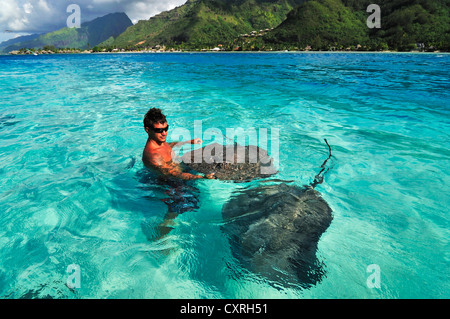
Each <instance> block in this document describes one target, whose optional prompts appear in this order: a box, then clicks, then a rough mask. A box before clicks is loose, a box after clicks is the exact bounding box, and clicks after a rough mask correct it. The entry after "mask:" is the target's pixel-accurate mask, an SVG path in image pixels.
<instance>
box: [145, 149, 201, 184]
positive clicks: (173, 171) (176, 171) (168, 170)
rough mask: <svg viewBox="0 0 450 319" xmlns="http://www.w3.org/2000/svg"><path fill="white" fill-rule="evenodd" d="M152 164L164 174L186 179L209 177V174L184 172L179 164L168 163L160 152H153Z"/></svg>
mask: <svg viewBox="0 0 450 319" xmlns="http://www.w3.org/2000/svg"><path fill="white" fill-rule="evenodd" d="M150 164H151V165H152V166H153V167H155V168H156V169H157V170H159V171H160V172H161V173H163V174H164V175H169V176H174V177H178V178H181V179H184V180H190V179H200V178H209V176H205V177H204V176H201V175H193V174H189V173H183V172H182V171H181V169H180V167H179V166H178V165H176V164H174V163H172V164H168V163H166V162H165V161H164V159H163V157H162V156H161V155H160V154H153V156H151V158H150Z"/></svg>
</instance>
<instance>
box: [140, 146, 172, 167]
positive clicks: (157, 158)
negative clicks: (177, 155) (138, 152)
mask: <svg viewBox="0 0 450 319" xmlns="http://www.w3.org/2000/svg"><path fill="white" fill-rule="evenodd" d="M142 161H143V162H144V165H145V166H147V167H150V166H153V167H160V166H164V165H165V164H166V163H165V161H164V158H163V156H162V155H161V154H159V153H158V152H152V151H151V150H147V149H145V150H144V152H143V154H142Z"/></svg>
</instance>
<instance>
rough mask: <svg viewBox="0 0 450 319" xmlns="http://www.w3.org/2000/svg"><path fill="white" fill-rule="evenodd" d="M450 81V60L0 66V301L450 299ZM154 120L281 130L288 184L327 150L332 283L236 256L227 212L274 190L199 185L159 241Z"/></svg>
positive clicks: (312, 168)
mask: <svg viewBox="0 0 450 319" xmlns="http://www.w3.org/2000/svg"><path fill="white" fill-rule="evenodd" d="M449 70H450V55H448V54H370V53H369V54H345V53H339V54H329V53H270V54H250V53H243V54H221V53H218V54H215V53H211V54H209V53H206V54H110V55H106V54H105V55H53V56H37V57H34V56H2V57H0V88H1V90H0V102H1V103H0V158H1V161H0V212H1V215H0V297H1V298H43V297H53V298H449V297H450V294H449V291H450V290H449V288H450V287H449V282H450V281H449V243H448V238H449V237H450V236H449V235H450V234H449V217H448V210H449V207H450V196H449V192H450V189H449V185H450V173H449V171H448V168H449V166H450V165H449V164H450V161H449V160H450V143H449V141H450V139H449V132H450V107H449V105H450V104H449V101H450V93H449V77H450V76H449ZM153 106H154V107H160V108H162V109H163V110H164V112H165V114H166V115H167V117H168V121H169V124H170V125H171V131H172V129H176V128H185V129H188V130H189V132H191V134H192V138H194V137H201V136H194V130H193V127H194V120H197V121H199V120H202V127H203V131H205V130H206V129H208V128H216V129H217V130H220V131H221V132H224V133H225V131H226V128H237V127H242V128H244V129H247V128H251V127H254V128H256V129H258V128H268V129H269V132H270V129H273V128H278V129H279V161H278V168H279V173H278V174H277V176H276V178H279V179H283V180H294V181H295V183H297V184H298V185H303V184H307V183H310V182H312V180H313V178H314V175H315V174H317V173H318V172H319V171H320V169H321V168H320V165H321V164H322V162H323V161H324V160H325V159H326V157H327V155H328V149H327V147H326V145H325V143H324V138H326V139H327V140H328V142H329V143H330V145H331V147H332V154H333V157H332V160H331V162H330V163H328V164H327V165H328V168H329V170H328V172H327V173H326V174H325V179H324V182H323V183H322V184H320V185H319V186H317V188H316V189H317V190H318V191H319V192H320V193H321V194H322V196H323V198H324V199H325V200H326V201H327V202H328V203H329V205H330V207H331V208H332V209H333V216H334V219H333V221H332V224H331V226H330V227H329V228H328V229H327V231H326V232H325V233H324V234H323V235H322V237H321V240H320V242H319V245H318V251H317V256H318V258H319V260H320V261H322V262H323V264H324V269H325V272H326V275H325V278H323V279H322V280H321V281H320V282H318V283H317V284H316V285H314V286H312V287H309V288H302V287H301V286H298V285H295V283H292V284H289V285H283V284H274V283H271V282H269V281H268V280H266V279H264V278H261V277H259V276H258V275H257V274H253V273H251V272H249V271H248V270H245V269H244V268H242V267H241V266H240V264H239V263H238V262H237V261H236V260H235V259H234V258H233V256H232V254H231V250H230V246H229V242H228V240H227V238H226V237H225V235H224V233H223V232H222V231H221V226H222V225H223V221H222V217H221V209H222V205H223V204H224V203H226V202H227V200H228V199H229V198H230V196H231V194H232V192H233V191H235V190H237V189H241V188H244V187H247V186H249V185H247V184H251V185H253V184H255V183H259V181H254V182H251V183H243V184H236V183H229V182H222V181H218V180H202V181H195V182H192V183H191V184H189V185H190V186H189V187H192V192H191V193H189V191H188V195H189V194H190V196H191V197H194V198H195V201H194V203H192V201H191V202H190V201H189V199H188V200H187V204H189V203H191V204H192V205H191V206H192V207H191V208H190V209H187V210H186V211H185V212H184V213H183V214H181V215H179V216H178V217H177V218H176V219H174V225H173V230H172V231H171V232H170V233H169V234H168V235H167V236H165V237H163V238H160V239H155V238H153V239H152V235H154V234H153V233H152V232H153V230H154V228H155V226H156V225H158V224H159V223H160V222H161V221H162V220H163V218H164V216H165V214H166V212H167V210H168V206H167V204H166V203H164V202H163V200H164V199H167V198H172V197H170V195H168V193H169V192H171V191H173V188H170V187H168V186H166V185H164V184H161V183H158V182H157V181H156V178H155V176H153V175H152V174H149V173H148V172H146V171H145V169H144V167H143V165H142V162H141V160H140V158H141V154H142V149H143V147H144V145H145V141H146V133H145V131H144V129H143V125H142V119H143V116H144V115H145V112H146V111H147V110H148V108H150V107H153ZM171 131H169V140H171V141H174V140H175V141H177V140H178V136H172V137H171V135H170V133H171ZM172 132H174V131H172ZM206 142H207V141H205V143H206ZM181 204H182V206H183V203H181ZM184 204H186V203H184ZM372 264H376V265H378V267H379V269H380V271H381V272H380V273H379V274H380V277H379V284H380V285H379V288H376V287H375V288H374V287H373V286H370V285H368V278H369V276H370V275H371V274H372V272H371V271H369V272H368V266H369V265H372ZM70 265H77V267H79V272H78V274H79V278H78V279H79V280H78V281H73V283H74V282H77V283H78V285H77V286H75V288H72V289H69V288H68V286H67V279H68V277H69V276H70V275H71V274H72V272H71V271H68V267H69V266H70ZM72 287H73V286H72Z"/></svg>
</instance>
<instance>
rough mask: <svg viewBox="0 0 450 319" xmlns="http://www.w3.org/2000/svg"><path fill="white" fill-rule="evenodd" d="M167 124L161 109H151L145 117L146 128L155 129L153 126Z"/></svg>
mask: <svg viewBox="0 0 450 319" xmlns="http://www.w3.org/2000/svg"><path fill="white" fill-rule="evenodd" d="M165 122H167V120H166V116H165V115H164V114H162V113H161V110H160V109H157V108H151V109H150V110H148V112H147V114H145V117H144V127H149V128H153V124H156V123H161V124H164V123H165Z"/></svg>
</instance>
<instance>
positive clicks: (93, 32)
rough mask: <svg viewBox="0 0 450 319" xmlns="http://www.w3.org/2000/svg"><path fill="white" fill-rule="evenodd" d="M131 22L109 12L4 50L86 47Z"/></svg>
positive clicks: (124, 17) (121, 15) (100, 40)
mask: <svg viewBox="0 0 450 319" xmlns="http://www.w3.org/2000/svg"><path fill="white" fill-rule="evenodd" d="M132 25H133V23H132V22H131V20H130V19H129V18H128V16H127V15H126V14H125V13H111V14H107V15H105V16H103V17H100V18H96V19H94V20H92V21H90V22H85V23H82V24H81V27H80V28H62V29H60V30H57V31H54V32H50V33H45V34H42V35H39V36H38V37H36V38H32V39H31V40H25V41H21V42H18V43H17V41H16V43H13V44H12V45H9V46H7V47H4V49H3V51H4V52H10V51H12V50H19V49H21V48H43V47H44V46H54V47H56V48H78V49H87V48H89V47H94V46H95V45H97V44H99V43H101V42H103V41H105V40H107V39H111V37H112V38H115V37H117V36H118V35H119V34H121V33H122V32H124V31H125V30H126V29H127V28H128V27H129V26H132Z"/></svg>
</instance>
